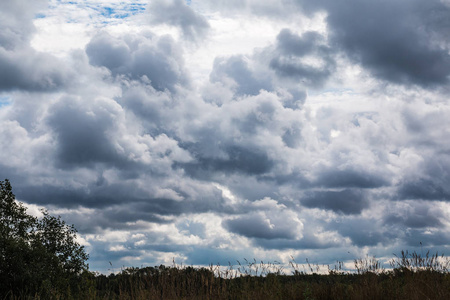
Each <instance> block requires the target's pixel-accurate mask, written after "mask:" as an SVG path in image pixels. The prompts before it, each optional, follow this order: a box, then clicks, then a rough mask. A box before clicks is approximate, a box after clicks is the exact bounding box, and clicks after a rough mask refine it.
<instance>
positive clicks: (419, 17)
mask: <svg viewBox="0 0 450 300" xmlns="http://www.w3.org/2000/svg"><path fill="white" fill-rule="evenodd" d="M301 6H302V7H304V8H305V9H306V10H311V9H312V11H314V10H320V9H323V10H325V11H326V13H327V25H328V29H329V30H330V39H331V43H332V44H334V45H336V46H337V47H338V49H340V51H342V52H343V53H345V54H346V55H347V56H348V57H349V58H350V59H352V60H354V61H355V62H357V63H360V64H362V65H363V66H364V67H365V68H367V69H368V70H370V71H371V72H372V74H373V75H374V76H376V77H378V78H380V79H382V80H386V81H388V82H393V83H397V84H407V85H409V84H416V85H420V86H432V85H437V86H439V85H445V84H446V83H448V76H449V75H450V56H449V54H448V45H442V44H439V43H437V40H436V39H441V38H442V37H444V36H445V35H446V33H445V30H444V28H445V24H446V22H448V21H447V20H448V17H449V15H450V8H449V7H448V6H446V5H445V4H444V3H442V2H441V1H427V2H423V1H381V2H373V1H372V2H361V1H350V2H347V3H345V4H342V3H340V2H336V1H328V0H326V1H317V2H314V3H307V2H305V1H301Z"/></svg>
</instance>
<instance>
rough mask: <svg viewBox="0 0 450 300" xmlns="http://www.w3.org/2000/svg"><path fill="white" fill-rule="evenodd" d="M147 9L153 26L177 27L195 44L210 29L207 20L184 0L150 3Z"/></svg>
mask: <svg viewBox="0 0 450 300" xmlns="http://www.w3.org/2000/svg"><path fill="white" fill-rule="evenodd" d="M147 9H148V11H149V13H150V22H151V23H152V24H168V25H172V26H176V27H178V28H179V29H180V30H181V32H182V33H183V35H184V36H185V37H186V38H187V39H189V40H192V41H194V42H196V41H198V40H199V39H202V38H204V37H205V36H206V34H207V33H208V31H209V28H210V26H209V23H208V21H207V19H206V18H205V17H204V16H202V15H200V14H198V13H197V12H195V11H194V10H193V9H192V8H191V7H189V6H188V5H187V4H186V3H185V1H183V0H156V1H150V4H149V6H148V8H147Z"/></svg>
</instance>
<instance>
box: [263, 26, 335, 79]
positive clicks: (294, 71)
mask: <svg viewBox="0 0 450 300" xmlns="http://www.w3.org/2000/svg"><path fill="white" fill-rule="evenodd" d="M332 54H333V52H332V50H331V49H330V48H329V47H328V46H327V43H326V41H325V39H324V37H323V36H322V35H321V34H319V33H317V32H313V31H309V32H305V33H303V34H302V36H299V35H296V34H295V33H293V32H292V31H291V30H289V29H283V30H282V31H280V33H279V34H278V36H277V44H276V50H275V52H274V54H273V58H272V59H271V61H270V67H271V68H272V69H274V70H275V71H276V72H277V73H278V74H279V75H280V76H282V77H285V78H291V79H295V80H299V81H302V82H304V84H305V85H311V86H321V85H323V84H324V83H325V82H326V80H327V79H328V77H330V76H331V75H332V73H333V72H334V70H335V67H336V63H335V61H334V59H333V57H332Z"/></svg>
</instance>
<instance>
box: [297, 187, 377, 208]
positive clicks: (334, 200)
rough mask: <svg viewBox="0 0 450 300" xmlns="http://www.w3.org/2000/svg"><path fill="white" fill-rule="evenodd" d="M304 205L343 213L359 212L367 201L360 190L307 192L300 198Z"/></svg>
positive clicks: (366, 205) (366, 204)
mask: <svg viewBox="0 0 450 300" xmlns="http://www.w3.org/2000/svg"><path fill="white" fill-rule="evenodd" d="M301 201H302V204H303V205H305V206H306V207H317V208H322V209H330V210H332V211H335V212H338V213H344V214H359V213H361V211H362V210H363V209H365V208H368V207H369V203H368V201H367V199H366V197H365V196H364V193H363V192H362V191H361V190H354V189H345V190H342V191H338V192H335V191H317V192H308V193H306V195H305V196H304V197H303V199H302V200H301Z"/></svg>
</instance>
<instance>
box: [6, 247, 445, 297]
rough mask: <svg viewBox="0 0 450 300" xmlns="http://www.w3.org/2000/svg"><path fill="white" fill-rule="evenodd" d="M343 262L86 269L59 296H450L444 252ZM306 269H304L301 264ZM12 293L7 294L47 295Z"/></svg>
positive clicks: (54, 295) (58, 293) (254, 262)
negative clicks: (346, 266)
mask: <svg viewBox="0 0 450 300" xmlns="http://www.w3.org/2000/svg"><path fill="white" fill-rule="evenodd" d="M342 266H343V264H342V263H339V262H338V263H337V264H336V265H335V266H333V267H328V271H327V272H326V273H325V274H318V273H315V271H316V270H319V269H320V268H321V266H318V265H311V264H307V267H306V271H305V268H303V265H302V266H300V265H299V264H297V263H296V262H295V261H294V260H292V261H291V262H290V267H289V270H290V271H289V274H287V273H288V272H287V271H285V270H284V268H283V267H282V266H281V265H279V264H272V263H264V262H259V263H257V262H256V260H253V261H245V262H244V263H241V262H237V263H236V264H235V265H231V264H230V265H229V266H228V267H225V268H224V267H221V266H217V265H211V266H209V267H207V268H193V267H190V266H180V265H176V264H174V265H173V266H170V267H166V266H163V265H161V266H159V267H145V268H127V269H123V270H122V271H121V272H120V273H118V274H110V275H109V276H105V275H101V274H95V273H92V272H84V273H83V274H80V276H79V278H78V280H77V282H76V283H74V284H73V285H71V286H72V288H71V289H70V288H68V290H67V291H64V292H63V293H62V292H55V293H54V294H53V295H51V297H52V298H53V299H304V300H312V299H317V300H319V299H421V300H422V299H446V300H447V299H450V273H449V270H448V268H449V266H450V262H449V259H448V258H446V257H444V256H438V254H435V255H430V254H429V253H427V254H426V255H424V256H421V255H419V254H417V253H415V252H413V253H408V252H402V253H401V255H400V256H398V257H396V258H395V259H393V260H392V261H391V262H390V268H388V269H385V268H382V267H381V265H380V263H379V261H378V260H376V259H375V258H365V259H356V260H355V261H354V267H355V269H354V270H353V271H345V270H343V268H342ZM300 269H302V270H300ZM47 297H48V295H47V296H46V298H43V297H40V295H39V294H35V295H26V293H24V294H22V295H12V294H9V295H7V296H6V297H5V299H47Z"/></svg>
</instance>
